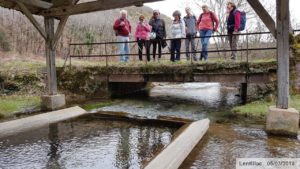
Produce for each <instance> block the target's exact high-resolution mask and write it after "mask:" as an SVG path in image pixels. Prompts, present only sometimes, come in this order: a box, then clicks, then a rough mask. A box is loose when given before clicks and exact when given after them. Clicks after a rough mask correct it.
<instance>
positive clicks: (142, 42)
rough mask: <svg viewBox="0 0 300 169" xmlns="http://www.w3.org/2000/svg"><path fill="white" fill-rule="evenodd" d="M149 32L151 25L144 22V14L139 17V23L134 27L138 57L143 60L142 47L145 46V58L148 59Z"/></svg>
mask: <svg viewBox="0 0 300 169" xmlns="http://www.w3.org/2000/svg"><path fill="white" fill-rule="evenodd" d="M150 32H151V26H150V25H149V24H148V23H146V22H145V16H144V15H141V16H140V17H139V23H138V25H137V27H136V31H135V38H136V40H137V42H138V47H139V59H140V61H142V60H143V47H144V46H145V48H146V55H147V60H148V61H150Z"/></svg>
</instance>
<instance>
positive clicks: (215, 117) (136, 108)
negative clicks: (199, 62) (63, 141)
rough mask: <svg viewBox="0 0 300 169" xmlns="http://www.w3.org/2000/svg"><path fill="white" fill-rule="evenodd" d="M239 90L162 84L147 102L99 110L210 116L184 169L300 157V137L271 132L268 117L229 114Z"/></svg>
mask: <svg viewBox="0 0 300 169" xmlns="http://www.w3.org/2000/svg"><path fill="white" fill-rule="evenodd" d="M237 94H238V90H237V89H236V88H228V87H223V86H221V85H220V84H197V83H190V84H189V83H187V84H177V85H175V84H169V85H158V86H157V87H155V88H154V89H153V90H152V91H151V93H150V95H151V97H150V98H149V99H148V100H123V101H122V102H121V104H118V105H114V106H110V107H105V108H102V109H101V110H107V111H126V112H129V113H132V114H136V115H144V116H148V117H151V118H155V117H156V116H159V115H167V116H173V117H184V118H190V119H193V120H200V119H203V118H210V119H211V121H212V123H211V125H210V128H209V130H208V133H207V134H206V135H205V137H204V138H203V139H202V141H201V142H200V143H199V144H198V145H197V147H196V148H195V149H194V150H193V152H192V153H191V154H190V155H189V156H188V158H187V159H186V160H185V161H184V163H183V164H182V166H181V167H180V168H181V169H196V168H197V169H202V168H203V169H223V168H224V169H232V168H235V160H236V158H250V157H252V158H256V157H258V158H259V157H261V158H263V157H268V158H272V157H285V158H300V138H298V139H289V138H281V137H274V136H268V135H267V134H266V132H265V131H264V125H265V124H264V120H263V121H257V120H251V119H247V118H233V117H232V116H231V115H230V113H229V112H230V109H231V108H232V107H233V106H235V105H237V104H239V103H240V98H239V97H237Z"/></svg>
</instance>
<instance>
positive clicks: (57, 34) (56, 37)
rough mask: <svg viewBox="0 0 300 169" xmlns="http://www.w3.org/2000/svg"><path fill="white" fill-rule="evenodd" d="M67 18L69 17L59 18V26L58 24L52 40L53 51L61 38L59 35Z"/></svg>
mask: <svg viewBox="0 0 300 169" xmlns="http://www.w3.org/2000/svg"><path fill="white" fill-rule="evenodd" d="M68 18H69V16H64V17H62V18H61V20H60V22H59V24H58V27H57V29H56V32H55V35H54V38H53V39H52V48H53V49H55V48H56V46H57V42H58V40H59V38H60V37H61V34H62V32H63V30H64V27H65V25H66V23H67V21H68Z"/></svg>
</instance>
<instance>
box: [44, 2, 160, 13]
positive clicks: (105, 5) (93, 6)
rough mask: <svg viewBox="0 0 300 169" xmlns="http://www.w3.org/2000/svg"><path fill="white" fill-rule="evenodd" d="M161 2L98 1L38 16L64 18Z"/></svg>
mask: <svg viewBox="0 0 300 169" xmlns="http://www.w3.org/2000/svg"><path fill="white" fill-rule="evenodd" d="M156 1H161V0H126V1H121V0H109V1H107V0H98V1H92V2H86V3H81V4H78V5H69V6H62V7H57V8H51V9H48V10H43V11H41V12H40V13H39V14H40V15H43V16H64V15H76V14H82V13H89V12H95V11H103V10H109V9H115V8H122V7H126V6H132V5H140V4H141V3H148V2H156Z"/></svg>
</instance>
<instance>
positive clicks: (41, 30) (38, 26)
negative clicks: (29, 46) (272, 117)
mask: <svg viewBox="0 0 300 169" xmlns="http://www.w3.org/2000/svg"><path fill="white" fill-rule="evenodd" d="M16 3H17V4H18V6H19V7H20V9H21V11H22V12H23V14H24V15H25V16H26V17H27V18H28V19H29V21H30V22H31V23H32V24H33V26H34V27H35V28H36V29H37V30H38V31H39V33H40V34H41V35H42V37H43V38H44V39H46V37H47V35H46V32H45V30H44V29H43V28H42V26H41V25H40V24H39V23H38V21H37V20H36V19H35V18H34V17H33V15H32V14H31V13H30V11H29V10H28V9H27V7H26V6H25V5H24V4H23V3H22V2H19V1H17V2H16Z"/></svg>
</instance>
